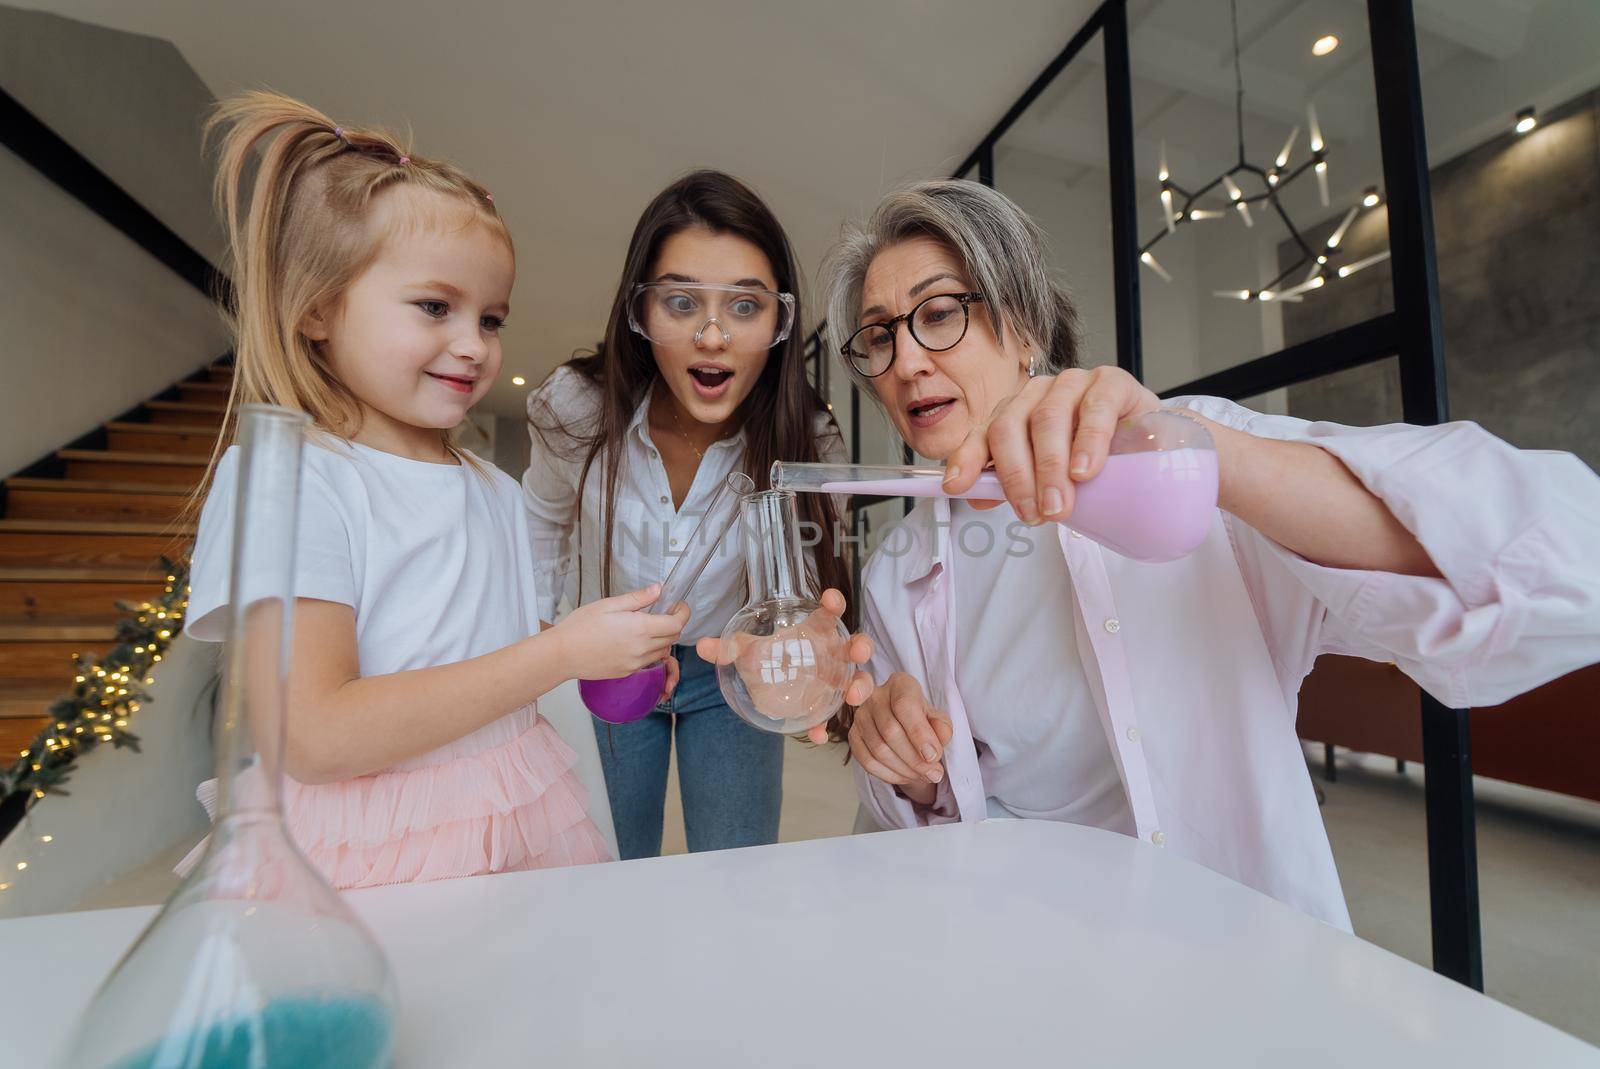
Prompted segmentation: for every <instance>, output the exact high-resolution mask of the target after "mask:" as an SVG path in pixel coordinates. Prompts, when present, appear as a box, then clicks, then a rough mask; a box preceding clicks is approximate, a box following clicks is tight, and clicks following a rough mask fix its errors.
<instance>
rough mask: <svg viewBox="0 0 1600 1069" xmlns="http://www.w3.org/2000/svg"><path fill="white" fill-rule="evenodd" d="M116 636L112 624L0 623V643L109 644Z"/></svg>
mask: <svg viewBox="0 0 1600 1069" xmlns="http://www.w3.org/2000/svg"><path fill="white" fill-rule="evenodd" d="M116 637H117V629H116V627H115V625H113V624H84V623H32V624H8V623H0V643H4V642H83V643H88V644H93V645H102V646H109V645H110V643H111V642H113V641H114V640H115V639H116Z"/></svg>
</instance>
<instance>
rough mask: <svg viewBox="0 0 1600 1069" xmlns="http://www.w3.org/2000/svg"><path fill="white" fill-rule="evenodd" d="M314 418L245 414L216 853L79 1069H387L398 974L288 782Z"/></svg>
mask: <svg viewBox="0 0 1600 1069" xmlns="http://www.w3.org/2000/svg"><path fill="white" fill-rule="evenodd" d="M306 423H307V420H306V417H305V416H303V415H302V414H300V413H298V412H293V411H290V410H288V409H283V408H274V407H270V406H266V405H247V406H244V407H243V408H242V409H241V410H240V418H239V468H238V482H237V484H236V494H237V496H236V498H235V503H234V505H235V507H234V517H233V532H232V543H233V558H232V561H231V562H230V586H229V589H230V591H231V597H230V598H229V601H228V610H227V611H228V612H229V614H230V618H229V631H228V641H227V644H226V646H225V647H224V650H223V666H222V687H221V690H220V691H219V697H218V705H217V716H216V729H215V737H216V748H217V810H216V819H215V823H214V825H213V827H212V832H211V838H210V842H209V845H208V846H207V849H206V852H205V854H204V855H203V856H202V857H201V859H200V862H199V864H198V865H196V866H195V868H194V869H193V871H191V872H190V873H189V876H188V878H187V879H185V880H184V881H183V883H182V884H180V885H179V887H178V889H177V890H176V891H175V892H173V894H172V897H171V898H169V899H168V900H167V903H166V905H165V906H164V907H163V908H162V910H161V912H160V913H159V914H157V915H156V918H155V920H154V921H152V922H151V924H150V926H149V927H148V928H146V929H145V930H144V932H143V933H142V934H141V935H140V936H139V938H138V939H137V940H136V941H135V942H134V944H133V947H132V948H131V949H130V950H129V951H128V953H127V954H126V955H125V956H124V957H123V958H122V960H121V961H120V962H119V963H118V964H117V966H116V968H115V969H113V970H112V972H111V975H110V976H109V977H108V978H107V979H106V981H105V983H104V984H102V985H101V987H100V990H99V991H98V992H97V993H96V994H95V996H94V999H93V1000H92V1001H91V1002H90V1004H89V1007H88V1009H87V1010H85V1012H84V1014H83V1017H82V1018H81V1019H80V1020H79V1022H78V1025H77V1028H76V1029H75V1031H74V1034H73V1036H72V1038H71V1040H70V1041H69V1044H68V1047H67V1050H66V1052H65V1053H64V1054H63V1055H62V1056H61V1058H60V1059H59V1060H58V1062H57V1064H58V1065H60V1066H63V1067H70V1069H324V1067H326V1069H334V1067H338V1069H380V1067H383V1066H388V1065H389V1064H390V1063H391V1060H392V1052H393V1045H394V1022H395V1002H396V996H395V986H394V978H393V975H392V974H391V972H390V970H389V965H388V963H387V962H386V961H385V960H384V956H383V952H382V951H381V950H380V949H379V948H378V944H377V942H376V941H375V940H374V939H373V938H372V935H371V934H370V933H369V932H368V931H367V930H366V928H365V927H364V926H363V925H362V924H361V922H360V921H359V920H357V919H356V916H355V914H353V913H352V912H351V911H350V909H349V907H347V906H346V905H345V904H344V902H343V901H341V900H340V898H339V896H338V894H337V893H336V892H335V891H334V890H333V888H332V887H330V886H329V885H328V883H327V882H326V881H325V880H324V879H323V878H322V876H321V874H320V873H318V872H317V871H316V870H315V869H314V868H312V866H311V864H310V863H309V862H308V861H306V859H305V857H304V856H303V855H302V854H301V853H300V851H299V850H298V849H297V848H296V847H295V845H294V843H293V842H292V841H291V840H290V838H289V834H288V830H287V829H286V828H285V826H284V821H283V808H282V795H281V775H282V760H283V749H284V738H285V736H284V717H285V708H286V705H285V700H286V690H285V682H286V675H287V672H288V667H289V654H290V648H291V647H290V642H289V638H290V628H291V624H292V616H293V607H294V548H295V531H296V528H295V522H296V513H297V508H298V489H299V480H300V452H301V445H302V441H303V438H304V435H305V427H306Z"/></svg>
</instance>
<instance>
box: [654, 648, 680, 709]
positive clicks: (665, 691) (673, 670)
mask: <svg viewBox="0 0 1600 1069" xmlns="http://www.w3.org/2000/svg"><path fill="white" fill-rule="evenodd" d="M665 663H666V666H667V682H666V685H665V686H663V687H662V688H661V697H660V698H658V699H656V704H657V705H660V704H661V703H662V702H664V701H666V700H667V699H668V698H670V697H672V692H673V691H675V690H677V689H678V675H679V672H678V659H677V658H676V657H668V658H667V659H666V662H665Z"/></svg>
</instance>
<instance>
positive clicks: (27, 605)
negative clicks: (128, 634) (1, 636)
mask: <svg viewBox="0 0 1600 1069" xmlns="http://www.w3.org/2000/svg"><path fill="white" fill-rule="evenodd" d="M164 586H165V584H163V583H158V582H156V581H155V580H154V579H146V580H144V581H142V582H131V583H29V582H0V627H4V626H7V625H20V624H41V625H75V626H83V625H91V624H95V625H101V626H104V625H106V624H114V623H116V621H117V619H118V618H119V617H120V616H121V615H122V613H121V611H120V610H119V609H118V608H117V602H119V601H126V602H132V603H133V604H135V605H138V604H141V603H143V602H146V601H154V600H155V599H156V598H158V597H160V596H161V592H162V589H163V587H164Z"/></svg>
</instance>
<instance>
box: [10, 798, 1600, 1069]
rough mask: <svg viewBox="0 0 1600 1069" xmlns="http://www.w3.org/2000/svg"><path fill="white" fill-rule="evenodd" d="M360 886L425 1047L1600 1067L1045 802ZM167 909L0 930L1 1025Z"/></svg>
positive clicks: (1443, 987) (1271, 905)
mask: <svg viewBox="0 0 1600 1069" xmlns="http://www.w3.org/2000/svg"><path fill="white" fill-rule="evenodd" d="M348 898H349V901H350V902H351V904H352V905H353V906H354V907H355V908H356V911H357V912H358V913H360V914H361V915H362V916H363V917H364V918H365V919H366V920H367V921H368V922H369V923H370V924H371V926H372V928H373V930H374V932H376V934H377V936H378V938H379V940H380V941H381V942H382V943H383V944H384V946H385V948H386V949H387V950H388V952H389V956H390V960H391V962H392V963H393V964H394V966H395V970H396V973H397V975H398V976H399V980H400V988H401V1001H402V1020H401V1025H400V1062H399V1064H400V1065H401V1066H405V1067H433V1066H455V1065H462V1066H468V1065H470V1066H474V1067H493V1066H526V1065H551V1066H564V1067H566V1066H587V1065H593V1066H606V1067H608V1069H610V1067H623V1066H635V1065H640V1066H668V1065H671V1066H679V1065H681V1066H691V1067H708V1069H709V1067H717V1066H751V1065H757V1066H763V1067H773V1066H795V1067H805V1069H818V1067H828V1066H854V1065H897V1066H898V1065H905V1066H917V1067H919V1069H923V1067H927V1066H956V1065H960V1066H969V1067H972V1069H979V1067H981V1069H989V1067H1005V1066H1033V1065H1039V1066H1053V1067H1054V1066H1062V1065H1075V1066H1163V1067H1168V1066H1197V1065H1218V1066H1224V1065H1225V1066H1255V1065H1271V1066H1293V1067H1296V1069H1300V1067H1309V1066H1338V1067H1340V1069H1349V1067H1350V1066H1361V1067H1363V1069H1371V1067H1376V1066H1403V1067H1405V1069H1416V1067H1418V1066H1435V1065H1437V1066H1450V1067H1452V1069H1455V1067H1464V1066H1497V1067H1498V1066H1509V1065H1518V1066H1540V1067H1542V1069H1557V1067H1562V1066H1600V1050H1597V1049H1596V1048H1594V1047H1590V1046H1588V1045H1587V1044H1584V1043H1582V1042H1580V1041H1578V1040H1577V1039H1574V1038H1572V1037H1570V1036H1568V1035H1566V1034H1565V1033H1562V1032H1559V1031H1557V1030H1555V1029H1553V1028H1550V1027H1549V1026H1547V1025H1544V1024H1541V1023H1539V1022H1538V1021H1535V1020H1533V1019H1532V1018H1530V1017H1527V1016H1525V1015H1523V1014H1521V1013H1519V1012H1517V1011H1515V1010H1512V1009H1510V1008H1509V1007H1506V1006H1503V1005H1501V1004H1500V1003H1497V1002H1494V1001H1493V1000H1491V999H1488V998H1485V997H1483V996H1482V995H1478V994H1476V993H1474V992H1472V991H1469V990H1468V989H1466V988H1464V987H1461V986H1459V985H1458V984H1455V983H1453V982H1451V981H1448V980H1445V979H1442V978H1440V977H1438V976H1435V975H1434V974H1433V973H1430V972H1428V971H1427V970H1425V969H1422V968H1419V967H1418V966H1416V965H1413V964H1412V963H1410V962H1408V961H1405V960H1403V959H1401V958H1398V957H1395V956H1394V955H1392V954H1390V953H1388V952H1387V951H1384V950H1381V949H1379V948H1378V947H1375V946H1373V945H1371V944H1369V943H1365V942H1362V941H1360V940H1358V939H1355V938H1352V937H1350V936H1348V935H1345V934H1343V933H1341V932H1339V931H1336V930H1334V929H1333V928H1330V927H1328V926H1326V925H1324V924H1322V923H1320V922H1317V921H1314V920H1311V919H1309V918H1307V917H1305V916H1303V915H1301V914H1299V913H1297V912H1295V911H1294V910H1291V909H1289V908H1288V907H1286V906H1283V905H1281V904H1279V903H1277V902H1275V901H1273V900H1271V899H1269V898H1267V897H1265V896H1263V895H1260V894H1257V893H1256V892H1254V891H1251V890H1248V889H1247V888H1245V887H1242V886H1240V885H1239V884H1236V883H1233V882H1231V881H1229V880H1226V879H1224V878H1222V877H1220V876H1217V875H1216V874H1214V873H1212V872H1209V871H1207V870H1205V869H1203V868H1200V867H1198V866H1196V865H1192V864H1189V863H1187V862H1184V861H1182V860H1180V859H1178V858H1176V857H1173V856H1172V855H1170V854H1168V853H1166V852H1165V851H1163V850H1160V849H1158V848H1156V847H1153V846H1149V845H1147V844H1144V843H1140V842H1137V841H1135V840H1133V839H1130V838H1127V837H1124V836H1119V835H1113V834H1110V833H1107V832H1101V831H1095V830H1092V829H1088V828H1080V827H1074V826H1071V825H1065V824H1053V823H1046V822H1044V821H996V822H990V823H986V824H979V825H958V826H950V827H942V828H931V829H924V830H918V831H909V832H890V833H884V834H880V835H863V836H854V837H849V838H839V839H829V840H821V841H816V842H807V843H795V844H788V845H782V846H775V847H763V848H760V849H753V850H738V851H728V852H725V853H719V854H699V855H695V856H690V857H672V858H661V859H656V860H650V861H637V862H628V863H625V864H614V865H597V866H592V867H589V868H581V869H560V870H551V871H545V872H528V873H514V874H508V875H503V876H491V877H481V878H478V879H469V880H453V881H446V882H441V883H432V884H418V885H408V886H401V887H387V888H378V889H374V890H368V891H359V892H354V893H351V894H350V895H349V896H348ZM152 913H153V911H152V910H150V909H124V910H107V911H104V912H99V913H79V914H70V915H55V916H47V917H32V918H23V919H19V920H11V921H5V922H3V923H0V947H4V948H5V949H4V951H3V952H4V953H5V955H6V957H7V960H8V961H10V962H11V963H12V964H13V965H14V966H15V968H16V969H17V970H21V971H20V972H18V975H27V976H28V980H27V982H25V983H18V984H15V985H12V987H11V989H10V990H9V991H8V992H7V993H6V995H5V997H4V998H0V1036H9V1037H13V1038H15V1037H21V1036H29V1037H31V1038H32V1039H33V1040H42V1041H49V1040H51V1039H52V1038H53V1037H52V1036H51V1035H50V1034H49V1033H51V1032H52V1031H55V1032H59V1033H61V1035H60V1038H64V1036H65V1031H66V1029H68V1028H69V1027H70V1024H71V1022H72V1020H73V1018H74V1016H75V1012H74V1010H75V1007H77V1006H78V1005H80V1004H82V1003H84V1002H87V1000H88V998H89V995H90V993H91V991H92V989H93V988H94V986H95V985H96V984H97V983H98V981H99V980H100V978H101V977H102V976H103V975H104V973H105V971H106V970H107V969H109V968H110V966H111V965H112V963H113V962H114V961H115V960H116V958H117V957H118V955H120V954H121V952H122V950H123V949H124V948H125V947H126V945H127V944H128V943H129V942H130V941H131V940H132V939H133V937H134V936H135V935H136V934H137V932H138V931H139V929H140V928H141V927H142V926H143V925H144V924H145V922H146V921H147V920H148V919H149V918H150V916H151V915H152ZM23 961H26V962H27V964H26V965H24V964H21V963H22V962H23ZM14 1049H16V1048H14Z"/></svg>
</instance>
